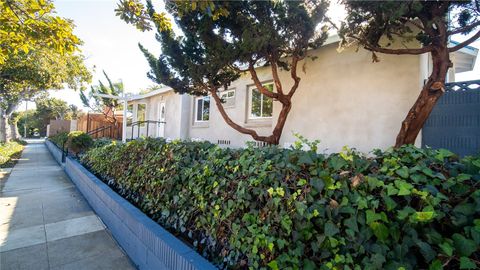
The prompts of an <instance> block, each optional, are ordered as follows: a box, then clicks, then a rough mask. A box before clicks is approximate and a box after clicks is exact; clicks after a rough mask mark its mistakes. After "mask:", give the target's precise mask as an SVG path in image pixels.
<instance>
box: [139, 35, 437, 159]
mask: <svg viewBox="0 0 480 270" xmlns="http://www.w3.org/2000/svg"><path fill="white" fill-rule="evenodd" d="M337 46H338V44H330V45H327V46H324V47H322V48H321V49H319V50H316V51H311V52H309V53H310V55H311V56H316V59H315V60H311V59H308V60H306V61H304V62H302V63H300V64H299V71H298V75H299V76H300V77H301V79H302V80H301V82H300V87H299V88H298V90H297V92H296V94H295V95H294V97H293V107H292V110H291V112H290V114H289V116H288V120H287V122H286V125H285V128H284V131H283V136H282V139H281V145H282V146H289V145H290V144H291V143H293V142H294V141H296V140H297V139H296V137H295V136H294V135H293V133H299V134H301V135H303V136H304V137H306V138H308V139H310V140H316V139H319V140H321V144H320V147H319V148H320V149H321V150H324V151H326V152H336V151H339V150H341V149H342V147H343V146H345V145H347V146H349V147H354V148H357V149H358V150H361V151H364V152H368V151H371V150H372V149H374V148H383V149H385V148H388V147H390V146H392V145H393V144H394V142H395V137H396V135H397V132H398V130H399V128H400V124H401V122H402V120H403V118H404V117H405V115H406V114H407V112H408V110H409V108H410V107H411V106H412V105H413V103H414V101H415V99H416V98H417V96H418V93H419V91H420V88H421V85H422V84H423V79H424V77H425V76H426V74H428V64H425V63H424V62H425V60H426V59H425V57H423V58H422V57H419V56H406V55H404V56H393V55H379V56H380V60H381V61H380V62H379V63H372V57H371V54H370V53H369V52H367V51H364V50H359V51H358V52H356V51H355V49H347V50H344V51H343V52H341V53H338V52H337ZM303 70H304V71H305V72H303ZM257 73H258V76H259V77H260V80H261V81H263V82H271V81H272V77H271V70H270V68H269V67H264V68H259V69H258V71H257ZM280 77H281V80H282V83H283V88H284V89H285V90H284V91H286V90H287V89H289V87H290V86H291V84H292V80H291V78H290V74H289V72H281V73H280ZM251 87H253V82H252V80H251V78H250V75H249V74H248V73H247V74H245V75H244V76H242V77H241V78H240V79H239V80H237V81H235V82H234V83H233V84H232V85H231V86H230V88H229V89H235V90H236V91H235V105H234V106H232V107H228V108H226V112H227V113H228V114H229V115H230V117H231V118H232V119H233V120H234V121H235V122H237V123H239V124H241V125H244V126H246V127H251V128H254V129H255V130H256V131H257V132H258V133H259V134H261V135H269V134H270V133H271V130H272V129H273V125H274V124H275V119H276V117H277V115H278V113H279V110H280V104H279V103H278V102H274V108H273V118H272V119H271V120H260V121H258V120H257V121H252V120H249V117H248V103H249V97H248V92H249V88H251ZM162 98H163V99H164V100H166V103H167V110H166V111H167V124H166V137H170V138H172V139H175V138H182V139H185V138H191V139H202V140H210V141H211V142H213V143H217V142H218V140H223V141H229V142H230V144H229V146H233V147H242V146H245V143H246V142H248V141H252V138H251V137H250V136H248V135H243V134H240V133H239V132H237V131H236V130H234V129H232V128H231V127H230V126H228V125H227V124H226V123H225V121H224V120H223V118H222V117H221V115H220V113H219V111H218V110H217V108H216V105H215V103H214V102H213V100H211V105H210V120H209V121H208V122H206V123H196V122H195V121H194V114H195V112H194V100H195V98H194V97H191V96H187V95H176V94H174V93H173V92H168V93H165V94H161V95H156V96H153V97H150V98H148V99H145V100H137V101H135V103H140V102H146V103H147V113H148V119H153V120H156V119H158V118H157V107H156V106H157V104H158V102H159V101H160V100H161V99H162ZM152 109H153V110H152ZM417 143H418V144H419V143H420V139H418V140H417Z"/></svg>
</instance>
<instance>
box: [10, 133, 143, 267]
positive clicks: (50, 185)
mask: <svg viewBox="0 0 480 270" xmlns="http://www.w3.org/2000/svg"><path fill="white" fill-rule="evenodd" d="M0 182H2V183H0V187H1V191H0V269H1V270H9V269H35V270H40V269H115V270H121V269H135V268H134V267H133V266H132V264H131V262H130V260H129V259H128V257H127V256H126V255H125V254H124V253H123V251H122V250H121V249H120V248H119V247H118V245H117V243H116V242H115V241H114V240H113V238H112V237H111V236H110V234H109V233H108V231H106V230H105V226H104V225H103V223H102V221H101V220H100V219H99V218H98V217H97V216H96V215H95V213H94V212H93V211H92V209H91V208H90V206H89V205H88V203H87V202H86V201H85V199H84V198H83V197H82V195H81V194H80V193H79V192H78V191H77V189H76V188H75V186H74V185H73V183H72V182H71V181H70V180H69V179H68V177H67V176H66V175H65V173H64V172H63V170H62V168H61V167H60V166H59V165H58V164H57V163H56V162H55V161H54V160H53V158H52V157H51V155H50V153H49V152H48V150H47V149H46V147H45V145H44V144H43V141H41V140H36V141H30V142H29V144H28V145H27V147H26V148H25V151H24V152H23V155H22V159H21V160H20V161H19V162H18V163H17V165H16V166H15V167H14V168H13V170H12V172H11V174H10V176H9V177H8V178H7V180H5V178H4V179H0Z"/></svg>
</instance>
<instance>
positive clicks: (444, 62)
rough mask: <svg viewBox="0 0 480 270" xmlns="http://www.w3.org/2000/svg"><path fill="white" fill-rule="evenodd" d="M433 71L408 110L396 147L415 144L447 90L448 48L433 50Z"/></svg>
mask: <svg viewBox="0 0 480 270" xmlns="http://www.w3.org/2000/svg"><path fill="white" fill-rule="evenodd" d="M431 56H432V63H433V68H432V73H431V74H430V76H429V77H428V80H427V82H426V84H425V85H424V87H423V89H422V91H421V92H420V95H419V96H418V98H417V100H416V101H415V104H414V105H413V107H412V108H411V109H410V111H409V112H408V114H407V116H406V117H405V120H403V122H402V126H401V128H400V131H399V133H398V135H397V140H396V143H395V147H400V146H402V145H405V144H414V143H415V140H416V138H417V136H418V133H420V130H421V129H422V127H423V125H424V124H425V122H426V121H427V119H428V117H429V116H430V113H431V112H432V110H433V108H434V106H435V104H436V103H437V101H438V100H439V99H440V97H441V96H442V95H443V93H444V92H445V79H446V76H447V72H448V69H449V68H450V67H451V66H452V62H451V61H450V57H449V52H448V48H447V47H446V46H445V47H441V48H439V49H435V50H433V51H432V52H431Z"/></svg>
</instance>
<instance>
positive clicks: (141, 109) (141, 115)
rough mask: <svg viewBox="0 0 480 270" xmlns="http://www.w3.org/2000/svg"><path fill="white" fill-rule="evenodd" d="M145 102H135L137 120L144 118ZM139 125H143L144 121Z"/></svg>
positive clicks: (145, 111)
mask: <svg viewBox="0 0 480 270" xmlns="http://www.w3.org/2000/svg"><path fill="white" fill-rule="evenodd" d="M146 115H147V104H137V121H138V122H142V121H145V120H146ZM140 126H141V127H144V126H145V123H142V124H140Z"/></svg>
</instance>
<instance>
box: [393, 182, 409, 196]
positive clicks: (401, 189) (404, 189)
mask: <svg viewBox="0 0 480 270" xmlns="http://www.w3.org/2000/svg"><path fill="white" fill-rule="evenodd" d="M395 186H396V187H397V188H398V194H397V195H398V196H406V195H410V194H412V189H413V186H412V185H411V184H409V183H407V182H405V181H404V180H395Z"/></svg>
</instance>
